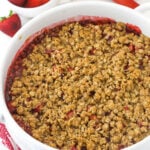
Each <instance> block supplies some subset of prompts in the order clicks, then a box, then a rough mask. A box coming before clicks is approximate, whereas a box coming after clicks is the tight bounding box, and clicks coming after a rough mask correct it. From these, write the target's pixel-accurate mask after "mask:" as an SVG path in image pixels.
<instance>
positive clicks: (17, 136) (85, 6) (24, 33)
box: [0, 1, 150, 150]
mask: <svg viewBox="0 0 150 150" xmlns="http://www.w3.org/2000/svg"><path fill="white" fill-rule="evenodd" d="M89 10H90V11H89ZM78 15H88V16H102V17H109V18H113V19H115V20H116V21H123V22H128V23H131V24H135V25H137V26H139V27H140V28H141V29H142V31H143V33H144V34H146V35H148V36H150V30H149V27H150V21H149V20H148V19H147V18H145V17H144V16H143V15H141V14H140V13H138V12H136V11H134V10H132V9H129V8H127V7H123V6H119V5H116V4H113V3H107V2H93V1H91V2H76V3H70V4H65V5H62V6H58V7H55V8H52V9H50V10H49V11H47V12H44V13H43V14H41V15H39V16H38V17H35V18H34V19H32V20H31V21H29V22H28V23H27V24H26V25H25V26H23V27H22V28H21V29H20V30H19V32H18V33H17V34H16V35H15V36H14V37H13V39H12V40H11V43H10V45H9V48H8V49H7V51H5V52H4V53H3V57H1V65H0V72H1V74H0V106H2V112H3V116H4V119H5V124H6V126H7V129H8V131H9V133H10V134H11V136H12V138H13V139H14V141H15V142H16V143H17V144H18V145H19V146H20V147H21V149H22V150H53V148H50V147H49V146H47V145H45V144H42V143H41V142H39V141H37V140H35V139H34V138H32V137H31V136H30V135H28V134H27V133H26V132H24V131H23V130H22V129H21V128H20V127H19V126H18V124H17V123H16V122H15V121H14V119H13V118H12V117H11V114H10V113H9V111H8V109H7V107H6V103H5V99H4V86H5V79H6V73H7V69H8V67H9V65H10V64H11V61H12V59H13V58H14V56H15V54H16V52H17V50H18V49H19V48H20V46H21V45H22V44H23V42H24V41H25V39H27V38H28V37H29V36H30V35H32V34H33V33H35V32H37V31H39V30H40V29H42V28H43V27H46V26H48V25H51V24H53V23H57V22H60V21H62V20H66V21H67V19H68V18H70V17H74V16H78ZM129 16H130V17H129ZM127 149H128V150H150V138H149V137H147V138H146V139H145V140H143V141H141V142H139V143H137V144H135V145H133V146H131V147H129V148H127Z"/></svg>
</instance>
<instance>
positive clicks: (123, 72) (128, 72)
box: [6, 21, 150, 150]
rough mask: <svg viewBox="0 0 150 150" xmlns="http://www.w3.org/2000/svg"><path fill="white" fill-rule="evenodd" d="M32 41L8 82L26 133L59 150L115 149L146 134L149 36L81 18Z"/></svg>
mask: <svg viewBox="0 0 150 150" xmlns="http://www.w3.org/2000/svg"><path fill="white" fill-rule="evenodd" d="M37 39H38V40H35V41H34V42H32V43H30V46H28V47H27V48H26V51H27V52H24V53H25V54H22V56H21V57H20V58H23V59H19V58H18V61H16V62H18V63H16V64H15V65H14V67H12V68H11V70H12V71H10V72H11V73H10V74H8V77H7V83H6V99H7V100H9V101H8V102H7V103H8V104H7V105H8V107H9V110H10V112H11V113H12V115H13V117H14V119H15V120H16V121H17V122H18V123H19V125H20V126H22V128H24V130H26V131H27V132H28V133H29V134H30V135H32V136H33V137H34V138H36V139H38V140H39V141H41V142H43V143H46V144H48V145H50V146H52V147H55V148H58V149H61V150H119V149H122V148H124V147H127V146H130V145H132V144H135V143H137V142H138V141H140V140H142V139H143V138H145V137H146V136H148V135H150V38H149V37H146V36H145V35H143V34H142V33H141V34H138V33H136V32H129V30H127V25H126V24H125V23H121V22H112V23H105V24H98V23H96V22H95V23H92V22H86V21H85V22H82V21H81V22H71V23H66V24H63V25H61V26H58V27H55V28H54V29H49V30H47V31H46V34H43V35H42V36H41V37H40V38H37ZM20 55H21V54H20ZM23 55H25V57H23ZM19 60H21V61H19ZM15 66H16V67H15ZM12 74H15V75H14V76H13V75H12Z"/></svg>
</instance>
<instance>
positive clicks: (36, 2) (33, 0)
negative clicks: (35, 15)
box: [25, 0, 49, 8]
mask: <svg viewBox="0 0 150 150" xmlns="http://www.w3.org/2000/svg"><path fill="white" fill-rule="evenodd" d="M48 1H49V0H28V1H27V2H26V4H25V7H28V8H32V7H37V6H40V5H43V4H45V3H47V2H48Z"/></svg>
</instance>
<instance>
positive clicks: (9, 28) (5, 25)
mask: <svg viewBox="0 0 150 150" xmlns="http://www.w3.org/2000/svg"><path fill="white" fill-rule="evenodd" d="M20 28H21V20H20V18H19V16H18V15H17V14H13V13H12V11H10V14H9V16H8V17H7V18H6V17H1V18H0V31H2V32H4V33H6V34H7V35H9V36H11V37H12V36H13V35H14V34H15V33H16V32H17V31H18V30H19V29H20Z"/></svg>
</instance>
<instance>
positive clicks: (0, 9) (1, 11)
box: [0, 0, 149, 150]
mask: <svg viewBox="0 0 150 150" xmlns="http://www.w3.org/2000/svg"><path fill="white" fill-rule="evenodd" d="M78 1H79V0H78ZM82 1H86V0H82ZM99 1H100V0H99ZM101 1H102V0H101ZM104 1H108V2H111V0H104ZM137 1H138V2H140V0H137ZM145 1H146V0H145ZM145 1H144V0H141V2H140V3H144V2H145ZM146 2H147V1H146ZM8 12H9V8H8V7H7V6H5V5H4V3H3V0H0V16H4V15H8ZM146 15H147V14H146ZM21 19H22V22H23V24H25V23H26V22H27V21H28V20H26V19H25V18H21ZM35 30H36V29H35ZM28 34H29V33H28ZM10 40H11V38H9V37H8V36H7V35H5V34H3V33H1V32H0V46H1V48H0V53H1V54H0V55H3V51H6V50H7V48H8V46H9V43H10ZM1 63H2V62H1V59H0V67H1ZM27 141H28V140H27ZM0 150H6V148H4V146H3V145H2V144H1V143H0ZM140 150H142V149H140ZM144 150H149V149H144Z"/></svg>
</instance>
